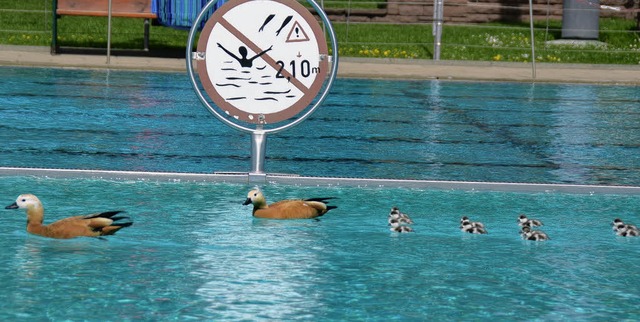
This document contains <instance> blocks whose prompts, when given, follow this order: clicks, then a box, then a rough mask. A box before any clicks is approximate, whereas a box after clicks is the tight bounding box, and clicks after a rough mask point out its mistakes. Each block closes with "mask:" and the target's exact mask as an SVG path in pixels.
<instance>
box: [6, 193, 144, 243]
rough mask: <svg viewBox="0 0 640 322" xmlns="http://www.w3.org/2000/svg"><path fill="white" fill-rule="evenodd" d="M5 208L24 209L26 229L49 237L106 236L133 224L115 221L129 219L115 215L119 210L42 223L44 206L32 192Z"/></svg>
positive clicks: (21, 196)
mask: <svg viewBox="0 0 640 322" xmlns="http://www.w3.org/2000/svg"><path fill="white" fill-rule="evenodd" d="M5 209H26V212H27V231H28V232H29V233H31V234H35V235H40V236H44V237H50V238H60V239H68V238H74V237H100V236H107V235H113V234H115V233H116V232H117V231H118V230H120V229H122V228H125V227H129V226H131V225H133V223H132V222H122V223H116V221H118V220H121V219H129V217H124V216H120V217H118V216H115V215H117V214H119V213H121V212H122V211H119V210H118V211H107V212H101V213H94V214H90V215H84V216H74V217H68V218H64V219H61V220H58V221H56V222H53V223H51V224H49V225H44V224H43V221H44V207H43V206H42V203H41V202H40V200H39V199H38V197H36V196H34V195H32V194H23V195H20V196H18V199H16V202H14V203H13V204H11V205H9V206H6V207H5Z"/></svg>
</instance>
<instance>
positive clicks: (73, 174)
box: [0, 167, 640, 195]
mask: <svg viewBox="0 0 640 322" xmlns="http://www.w3.org/2000/svg"><path fill="white" fill-rule="evenodd" d="M0 176H5V177H6V176H35V177H49V178H88V179H105V180H142V181H146V180H157V181H174V182H180V181H184V182H227V183H246V184H265V183H266V184H290V185H303V186H348V187H363V188H364V187H369V188H414V189H440V190H466V191H503V192H528V193H531V192H544V193H552V192H563V193H575V194H625V195H629V194H640V187H636V186H601V185H579V184H555V183H516V182H474V181H444V180H413V179H374V178H339V177H305V176H298V175H289V174H269V173H266V174H264V175H261V176H257V177H256V176H255V175H252V174H249V173H246V172H228V173H227V172H221V173H186V172H145V171H121V170H83V169H48V168H21V167H0Z"/></svg>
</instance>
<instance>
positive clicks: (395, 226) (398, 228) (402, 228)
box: [389, 219, 413, 233]
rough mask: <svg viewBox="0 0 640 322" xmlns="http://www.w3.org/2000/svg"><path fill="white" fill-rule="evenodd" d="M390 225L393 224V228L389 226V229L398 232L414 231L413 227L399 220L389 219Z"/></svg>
mask: <svg viewBox="0 0 640 322" xmlns="http://www.w3.org/2000/svg"><path fill="white" fill-rule="evenodd" d="M389 226H391V228H389V230H391V231H393V232H396V233H411V232H413V228H411V227H410V226H406V225H403V224H402V223H400V222H399V221H398V220H395V219H392V220H389Z"/></svg>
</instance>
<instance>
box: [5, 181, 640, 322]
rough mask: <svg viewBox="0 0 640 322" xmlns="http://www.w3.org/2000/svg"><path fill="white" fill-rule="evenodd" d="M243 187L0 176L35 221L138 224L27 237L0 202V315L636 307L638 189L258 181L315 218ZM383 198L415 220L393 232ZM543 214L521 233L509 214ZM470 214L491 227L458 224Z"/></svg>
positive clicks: (505, 312) (310, 314)
mask: <svg viewBox="0 0 640 322" xmlns="http://www.w3.org/2000/svg"><path fill="white" fill-rule="evenodd" d="M250 188H252V187H251V186H249V185H243V184H223V183H185V182H182V183H176V182H152V181H107V180H89V179H43V178H25V177H2V178H0V200H3V202H4V204H2V205H5V204H6V205H8V204H10V203H12V202H13V201H14V200H15V197H16V196H17V195H18V194H20V193H24V192H32V193H34V194H36V195H38V196H39V197H40V198H41V199H42V200H43V203H44V206H45V208H46V209H47V215H46V218H45V220H46V221H52V220H54V219H58V218H60V217H61V216H65V215H69V214H81V213H84V212H89V211H94V210H107V209H125V210H127V211H128V213H129V215H130V216H131V217H132V218H133V219H134V221H135V224H134V225H133V226H132V227H130V228H127V229H125V230H122V231H120V232H119V233H118V234H117V235H116V236H111V237H109V238H108V240H107V241H103V240H97V239H88V238H84V239H75V240H66V241H61V240H50V239H44V238H41V237H38V236H32V235H28V234H27V233H26V231H25V230H24V229H25V215H24V213H23V212H22V211H18V210H4V209H2V210H0V212H2V225H0V248H2V249H3V251H2V252H0V280H2V292H1V293H0V294H1V295H0V319H1V320H5V321H36V320H47V319H48V320H55V321H59V320H74V321H77V320H95V321H98V320H100V321H102V320H113V321H124V320H147V321H166V320H178V321H185V320H190V319H199V320H214V321H220V320H279V321H287V320H305V321H354V320H367V321H389V320H403V321H405V320H415V321H419V320H420V321H422V320H449V319H451V318H454V319H456V320H480V319H495V320H512V321H519V320H563V321H577V320H600V321H601V320H624V319H629V320H635V319H637V312H638V311H637V310H638V306H639V305H640V289H638V287H637V285H638V283H640V277H639V276H638V274H637V267H638V265H640V256H639V255H640V254H639V253H640V252H639V247H638V246H640V244H639V243H640V238H623V237H617V236H615V235H614V234H613V232H612V230H611V226H610V224H609V223H610V222H611V220H612V219H613V218H615V217H621V218H623V219H625V220H627V221H629V222H632V223H636V224H637V223H640V217H639V216H638V212H637V210H638V209H639V208H640V196H637V195H627V196H616V195H602V194H600V195H585V194H557V193H551V194H549V193H540V194H523V193H507V192H469V191H443V190H420V189H399V188H398V189H388V188H387V189H382V188H350V187H340V188H336V187H299V186H289V185H269V186H266V187H265V189H264V190H265V193H266V194H267V198H269V199H270V200H272V201H273V200H277V199H281V198H291V197H302V196H335V197H338V198H339V199H337V200H335V204H337V205H338V207H339V208H338V209H335V210H332V211H331V212H329V213H328V214H327V215H326V216H324V217H322V218H321V219H320V220H318V221H315V220H301V221H269V220H258V219H252V217H251V214H250V212H251V210H250V209H249V208H248V207H244V206H242V205H241V204H242V202H243V201H244V197H245V196H246V192H247V191H248V190H249V189H250ZM392 205H397V206H399V207H400V208H401V210H403V211H405V212H407V213H409V214H411V215H412V217H413V219H414V221H415V224H414V229H415V233H412V234H395V233H392V232H390V231H389V230H388V227H387V222H386V220H387V218H386V217H387V214H388V211H389V208H390V207H391V206H392ZM521 212H524V213H527V214H529V215H530V217H535V218H538V219H541V220H542V221H544V223H545V226H544V227H543V230H544V231H546V232H547V233H548V234H549V236H550V237H551V238H552V239H551V240H550V241H548V242H538V243H536V242H531V241H523V240H521V239H520V237H519V235H518V226H517V224H516V219H517V216H518V214H519V213H521ZM462 215H468V216H470V217H472V218H473V219H475V220H480V221H482V222H484V223H485V225H486V226H487V229H488V231H489V234H488V235H468V234H463V233H461V232H460V231H459V230H458V224H459V218H460V216H462Z"/></svg>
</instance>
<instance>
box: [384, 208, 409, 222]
mask: <svg viewBox="0 0 640 322" xmlns="http://www.w3.org/2000/svg"><path fill="white" fill-rule="evenodd" d="M388 219H389V224H391V221H392V220H396V221H398V222H399V223H401V224H406V225H412V224H413V220H412V219H411V217H409V215H407V214H405V213H403V212H401V211H400V209H398V207H392V208H391V212H389V217H388Z"/></svg>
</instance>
